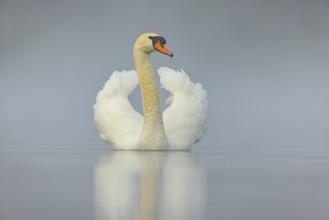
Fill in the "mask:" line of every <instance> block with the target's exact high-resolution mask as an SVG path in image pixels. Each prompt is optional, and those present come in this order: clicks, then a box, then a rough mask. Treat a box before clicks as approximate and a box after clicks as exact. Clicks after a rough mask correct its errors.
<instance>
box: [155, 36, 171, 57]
mask: <svg viewBox="0 0 329 220" xmlns="http://www.w3.org/2000/svg"><path fill="white" fill-rule="evenodd" d="M154 49H155V50H157V51H159V52H160V53H163V54H166V55H168V56H170V57H173V56H174V54H173V53H172V52H170V50H169V49H168V48H167V47H166V46H165V45H163V44H162V43H161V42H160V41H159V40H158V41H157V42H156V43H155V44H154Z"/></svg>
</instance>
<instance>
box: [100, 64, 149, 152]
mask: <svg viewBox="0 0 329 220" xmlns="http://www.w3.org/2000/svg"><path fill="white" fill-rule="evenodd" d="M137 85H138V77H137V73H136V71H135V70H130V71H122V72H118V71H115V72H114V73H113V74H112V75H111V77H110V79H109V80H108V81H107V82H106V83H105V85H104V87H103V89H102V90H101V91H100V92H99V93H98V95H97V99H96V103H95V105H94V119H95V123H96V126H97V129H98V131H99V134H100V137H101V138H102V139H103V140H104V141H106V142H108V143H110V144H112V146H113V149H116V148H119V149H134V148H135V147H136V144H137V141H138V138H139V134H140V132H141V129H142V126H143V116H141V115H140V114H139V113H138V112H137V111H135V110H134V108H133V107H132V106H131V104H130V102H129V100H128V95H129V94H130V93H131V92H132V91H133V90H134V89H135V88H136V86H137Z"/></svg>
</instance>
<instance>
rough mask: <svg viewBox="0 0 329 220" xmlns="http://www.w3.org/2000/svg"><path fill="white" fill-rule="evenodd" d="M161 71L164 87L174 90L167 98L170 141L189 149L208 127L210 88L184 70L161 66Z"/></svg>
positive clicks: (165, 119) (179, 146)
mask: <svg viewBox="0 0 329 220" xmlns="http://www.w3.org/2000/svg"><path fill="white" fill-rule="evenodd" d="M158 73H159V75H160V82H161V84H162V86H163V88H165V89H166V90H168V91H170V92H171V96H170V97H169V99H167V101H166V102H167V104H169V105H170V106H169V107H168V108H167V109H166V110H165V111H164V112H163V120H164V127H165V131H166V134H167V138H168V141H169V145H170V147H171V149H173V150H186V149H189V148H190V147H191V146H192V145H193V144H194V143H196V142H198V141H199V140H200V139H201V138H202V137H203V135H204V133H205V132H206V130H207V126H206V123H207V114H208V100H207V92H206V91H205V90H204V89H203V88H202V85H201V84H200V83H196V84H194V83H193V82H191V81H190V79H189V77H188V75H187V74H186V73H185V72H184V71H183V70H181V71H175V70H172V69H170V68H167V67H161V68H160V69H159V70H158Z"/></svg>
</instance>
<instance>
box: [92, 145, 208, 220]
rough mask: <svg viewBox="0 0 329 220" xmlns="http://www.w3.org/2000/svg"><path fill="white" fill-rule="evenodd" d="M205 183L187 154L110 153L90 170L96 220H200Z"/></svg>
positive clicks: (203, 176)
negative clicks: (91, 171) (92, 175)
mask: <svg viewBox="0 0 329 220" xmlns="http://www.w3.org/2000/svg"><path fill="white" fill-rule="evenodd" d="M205 181H206V179H205V169H204V168H203V167H202V166H201V165H200V164H199V163H198V160H197V158H196V156H195V155H194V154H193V153H191V152H132V151H129V152H128V151H115V152H113V153H112V154H111V155H109V156H103V157H102V158H101V160H100V162H99V164H98V165H97V166H96V168H95V204H96V216H97V219H98V220H105V219H106V220H128V219H129V220H131V219H136V220H155V219H159V220H164V219H166V220H167V219H172V220H175V219H177V220H178V219H179V220H185V219H189V220H190V219H192V220H193V219H200V220H201V219H204V209H205V194H206V193H205V191H206V190H205Z"/></svg>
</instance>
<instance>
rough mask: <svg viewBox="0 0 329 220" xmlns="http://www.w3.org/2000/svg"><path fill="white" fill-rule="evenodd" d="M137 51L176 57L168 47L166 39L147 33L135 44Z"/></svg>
mask: <svg viewBox="0 0 329 220" xmlns="http://www.w3.org/2000/svg"><path fill="white" fill-rule="evenodd" d="M135 50H141V51H143V52H145V53H152V52H154V51H158V52H160V53H163V54H166V55H168V56H170V57H173V56H174V54H173V53H172V52H170V50H169V49H168V48H167V47H166V40H165V39H164V37H162V36H159V35H158V34H155V33H145V34H142V35H141V36H139V37H138V38H137V40H136V43H135Z"/></svg>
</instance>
